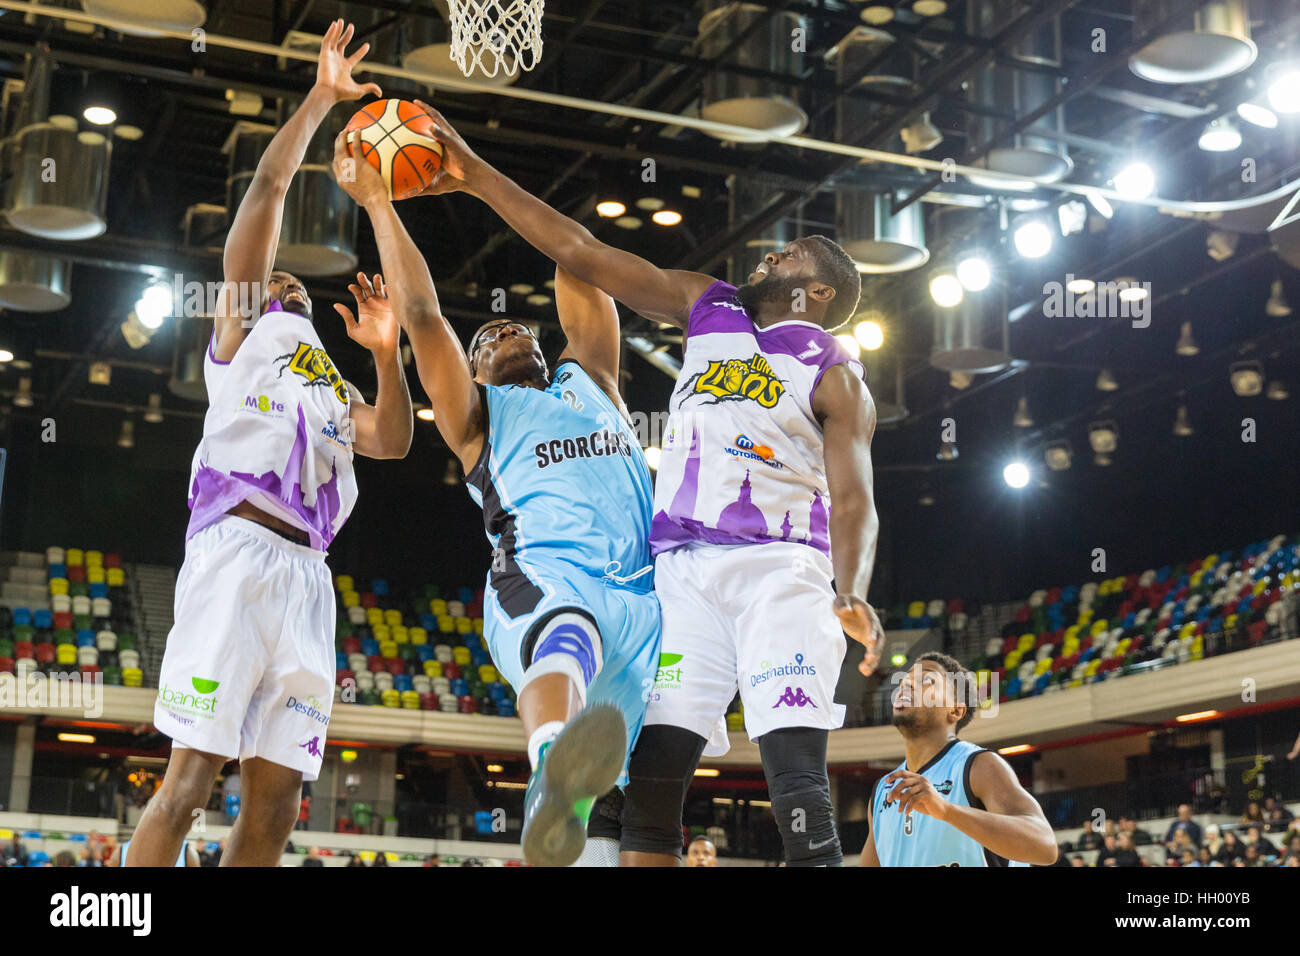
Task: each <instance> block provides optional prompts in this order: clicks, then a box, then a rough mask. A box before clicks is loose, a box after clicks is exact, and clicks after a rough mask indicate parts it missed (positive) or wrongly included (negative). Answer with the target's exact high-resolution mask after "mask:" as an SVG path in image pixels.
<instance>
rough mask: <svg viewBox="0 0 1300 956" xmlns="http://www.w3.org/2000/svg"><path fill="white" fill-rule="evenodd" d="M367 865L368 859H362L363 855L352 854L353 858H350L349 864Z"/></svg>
mask: <svg viewBox="0 0 1300 956" xmlns="http://www.w3.org/2000/svg"><path fill="white" fill-rule="evenodd" d="M365 865H366V861H365V860H363V859H361V857H359V856H357V855H356V854H355V853H354V854H353V855H352V859H350V860H348V866H365Z"/></svg>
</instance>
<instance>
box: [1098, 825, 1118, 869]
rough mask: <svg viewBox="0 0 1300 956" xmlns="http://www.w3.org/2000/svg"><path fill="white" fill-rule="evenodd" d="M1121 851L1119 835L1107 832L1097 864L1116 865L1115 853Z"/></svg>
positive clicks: (1103, 838)
mask: <svg viewBox="0 0 1300 956" xmlns="http://www.w3.org/2000/svg"><path fill="white" fill-rule="evenodd" d="M1118 852H1119V837H1117V836H1115V834H1113V833H1107V834H1106V835H1105V836H1104V837H1102V847H1101V850H1100V852H1098V854H1097V864H1096V865H1097V866H1114V865H1115V855H1116V853H1118Z"/></svg>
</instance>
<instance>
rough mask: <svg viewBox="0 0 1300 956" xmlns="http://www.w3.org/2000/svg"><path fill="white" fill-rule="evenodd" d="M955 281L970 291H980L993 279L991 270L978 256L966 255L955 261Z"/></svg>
mask: <svg viewBox="0 0 1300 956" xmlns="http://www.w3.org/2000/svg"><path fill="white" fill-rule="evenodd" d="M957 281H959V282H960V283H961V284H962V285H963V286H965V287H966V288H967V289H968V290H969V291H971V292H982V291H984V290H985V289H987V288H988V287H989V283H990V282H992V281H993V270H992V269H990V268H989V264H988V262H987V261H986V260H985V259H983V258H981V257H980V256H967V257H966V258H965V259H963V260H962V261H961V262H959V263H957Z"/></svg>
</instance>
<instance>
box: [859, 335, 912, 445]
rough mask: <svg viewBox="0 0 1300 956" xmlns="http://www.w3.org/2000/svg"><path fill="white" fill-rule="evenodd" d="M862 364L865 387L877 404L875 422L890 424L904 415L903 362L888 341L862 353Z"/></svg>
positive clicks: (905, 403)
mask: <svg viewBox="0 0 1300 956" xmlns="http://www.w3.org/2000/svg"><path fill="white" fill-rule="evenodd" d="M862 367H863V368H864V369H865V370H866V374H867V388H869V389H870V390H871V397H872V399H873V400H874V401H875V403H876V422H877V423H878V424H881V425H889V424H892V423H894V422H901V421H902V420H903V419H904V418H906V417H907V400H906V398H905V397H904V394H903V363H902V361H901V360H900V359H899V356H898V351H897V350H896V349H894V348H892V347H890V346H889V345H888V344H887V345H886V346H885V347H883V348H879V349H876V350H875V351H871V352H863V353H862Z"/></svg>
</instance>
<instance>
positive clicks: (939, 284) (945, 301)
mask: <svg viewBox="0 0 1300 956" xmlns="http://www.w3.org/2000/svg"><path fill="white" fill-rule="evenodd" d="M962 295H963V293H962V288H961V282H960V281H959V280H958V279H957V277H956V276H955V275H953V274H952V273H949V272H941V273H940V274H939V275H937V276H935V277H934V278H933V279H931V280H930V298H932V299H934V301H935V303H936V304H938V305H940V306H942V307H943V308H945V309H951V308H952V307H953V306H955V305H957V304H959V303H960V302H961V300H962Z"/></svg>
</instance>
